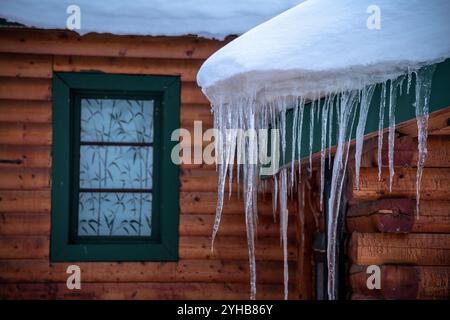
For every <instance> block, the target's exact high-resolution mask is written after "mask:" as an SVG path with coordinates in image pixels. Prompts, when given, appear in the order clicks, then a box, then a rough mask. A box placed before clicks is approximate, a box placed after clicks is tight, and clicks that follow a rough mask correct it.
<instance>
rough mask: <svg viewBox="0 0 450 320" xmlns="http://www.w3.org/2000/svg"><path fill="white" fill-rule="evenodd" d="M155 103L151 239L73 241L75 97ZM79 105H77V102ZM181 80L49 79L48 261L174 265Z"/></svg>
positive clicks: (76, 75) (79, 75)
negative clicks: (174, 135) (175, 157)
mask: <svg viewBox="0 0 450 320" xmlns="http://www.w3.org/2000/svg"><path fill="white" fill-rule="evenodd" d="M83 94H88V95H89V96H92V95H102V96H105V95H108V96H115V97H116V96H119V97H120V96H126V97H128V98H137V97H141V98H151V99H152V100H154V103H155V104H154V108H155V109H154V113H155V119H154V120H155V126H154V143H153V148H154V152H153V158H154V159H153V166H154V167H153V185H154V187H153V195H152V196H153V201H152V226H158V227H157V228H152V236H151V237H123V238H121V237H114V239H112V238H109V237H100V238H98V239H92V238H86V237H79V238H77V237H76V236H74V235H76V232H75V231H76V230H74V226H76V222H75V223H74V217H75V219H76V214H77V211H78V209H77V205H75V204H76V203H77V201H76V199H75V198H76V197H73V195H75V194H78V178H77V177H76V175H77V174H78V170H79V168H78V161H79V160H78V157H79V124H78V123H79V117H80V114H79V111H80V110H79V109H80V108H79V107H77V104H79V97H80V95H83ZM77 99H78V101H77ZM179 109H180V78H179V77H174V76H134V75H111V74H99V73H63V72H61V73H55V74H54V76H53V146H52V155H53V160H52V163H53V165H52V218H51V241H50V242H51V244H50V260H51V261H177V260H178V238H179V237H178V224H179V210H180V209H179V167H178V166H177V165H175V164H174V163H173V162H172V160H171V150H172V148H173V147H174V146H175V144H176V141H172V140H171V134H172V132H173V130H175V129H178V128H179V126H180V117H179Z"/></svg>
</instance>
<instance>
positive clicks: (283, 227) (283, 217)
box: [280, 169, 289, 300]
mask: <svg viewBox="0 0 450 320" xmlns="http://www.w3.org/2000/svg"><path fill="white" fill-rule="evenodd" d="M286 180H287V179H286V169H282V170H281V172H280V234H281V244H282V246H283V265H284V268H283V269H284V299H285V300H287V298H288V288H289V286H288V284H289V268H288V251H287V246H288V240H287V229H288V216H289V215H288V209H287V181H286Z"/></svg>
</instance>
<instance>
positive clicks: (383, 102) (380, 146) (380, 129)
mask: <svg viewBox="0 0 450 320" xmlns="http://www.w3.org/2000/svg"><path fill="white" fill-rule="evenodd" d="M385 106H386V82H383V83H382V85H381V96H380V112H379V114H378V117H379V122H378V156H377V160H378V181H381V168H382V166H383V158H382V151H383V135H384V134H383V131H384V130H383V129H384V113H385V111H384V110H385Z"/></svg>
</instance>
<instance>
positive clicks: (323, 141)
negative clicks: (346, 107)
mask: <svg viewBox="0 0 450 320" xmlns="http://www.w3.org/2000/svg"><path fill="white" fill-rule="evenodd" d="M330 101H331V96H328V97H326V99H325V103H324V105H323V107H322V130H321V131H322V132H321V149H320V211H322V208H323V188H324V184H325V156H326V144H327V128H328V109H329V107H330Z"/></svg>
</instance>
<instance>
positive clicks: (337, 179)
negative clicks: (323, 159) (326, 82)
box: [327, 91, 358, 300]
mask: <svg viewBox="0 0 450 320" xmlns="http://www.w3.org/2000/svg"><path fill="white" fill-rule="evenodd" d="M357 96H358V94H357V91H351V92H343V93H341V94H340V97H338V98H340V99H338V103H339V105H338V108H337V112H338V119H339V121H338V130H337V131H338V140H337V148H336V153H335V156H334V162H333V171H332V179H331V191H330V198H329V200H328V212H327V219H328V223H327V265H328V296H329V299H331V300H334V299H336V243H337V239H336V236H337V225H338V220H339V207H340V201H341V195H342V187H343V182H344V177H345V170H346V165H347V160H348V148H349V145H350V144H349V143H348V146H347V148H345V143H346V141H347V139H348V138H349V137H350V135H351V131H352V128H353V125H352V126H351V127H350V130H348V129H349V128H348V127H349V123H350V121H351V118H352V117H351V115H352V114H354V109H355V108H354V106H355V104H356V101H357ZM354 118H355V116H353V119H354ZM352 122H353V121H352ZM346 151H347V152H346ZM346 153H347V155H346Z"/></svg>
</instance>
